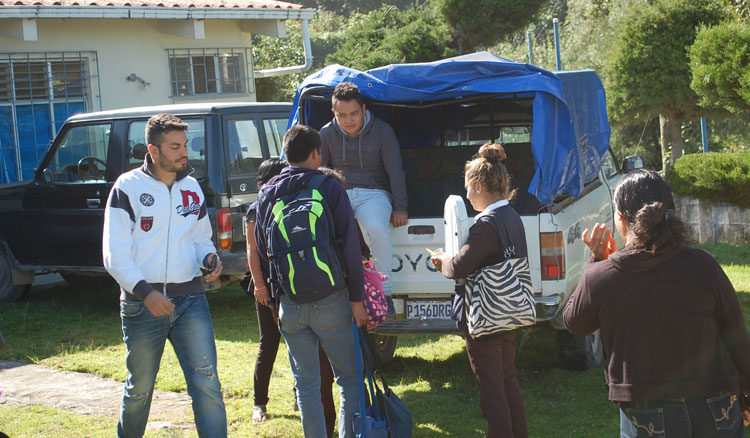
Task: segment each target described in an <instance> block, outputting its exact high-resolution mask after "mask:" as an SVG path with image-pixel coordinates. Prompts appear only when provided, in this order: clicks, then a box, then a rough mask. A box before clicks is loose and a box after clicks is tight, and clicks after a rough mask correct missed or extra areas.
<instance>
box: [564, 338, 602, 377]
mask: <svg viewBox="0 0 750 438" xmlns="http://www.w3.org/2000/svg"><path fill="white" fill-rule="evenodd" d="M556 340H557V353H558V357H559V358H560V363H561V364H562V367H563V368H565V369H568V370H574V371H586V370H590V369H592V368H599V367H600V366H602V362H603V361H604V350H603V349H602V340H601V336H600V335H599V330H597V331H595V332H594V333H591V334H590V335H586V336H576V335H574V334H572V333H570V332H569V331H567V330H557V334H556Z"/></svg>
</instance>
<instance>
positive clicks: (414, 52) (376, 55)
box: [326, 2, 456, 70]
mask: <svg viewBox="0 0 750 438" xmlns="http://www.w3.org/2000/svg"><path fill="white" fill-rule="evenodd" d="M451 34H452V32H451V29H450V27H448V25H447V24H446V23H445V22H444V21H443V19H442V17H441V16H440V15H439V14H438V12H437V9H436V8H435V7H434V5H433V4H432V3H429V2H428V3H424V4H414V5H412V6H411V7H409V8H407V9H406V10H403V11H401V10H399V9H397V8H395V7H393V6H383V7H382V8H381V9H378V10H375V11H372V12H369V13H367V14H353V15H352V16H351V17H350V18H349V22H348V23H347V30H346V37H345V38H344V39H343V40H342V42H341V45H340V46H339V47H338V49H337V50H336V51H335V52H334V53H332V54H331V55H329V56H328V57H327V58H326V63H328V64H333V63H338V64H342V65H345V66H347V67H352V68H356V69H360V70H368V69H371V68H374V67H381V66H384V65H388V64H401V63H408V62H428V61H435V60H438V59H441V58H446V57H450V56H454V55H455V54H456V51H455V50H454V49H452V47H454V42H453V39H452V37H451Z"/></svg>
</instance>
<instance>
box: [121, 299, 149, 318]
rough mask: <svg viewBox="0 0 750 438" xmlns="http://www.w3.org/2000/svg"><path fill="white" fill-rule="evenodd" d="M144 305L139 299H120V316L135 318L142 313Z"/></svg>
mask: <svg viewBox="0 0 750 438" xmlns="http://www.w3.org/2000/svg"><path fill="white" fill-rule="evenodd" d="M144 308H145V306H144V305H143V302H141V301H120V316H122V317H123V318H135V317H136V316H138V315H140V314H141V313H143V309H144Z"/></svg>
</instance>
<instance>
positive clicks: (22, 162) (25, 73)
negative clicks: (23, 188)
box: [0, 51, 101, 183]
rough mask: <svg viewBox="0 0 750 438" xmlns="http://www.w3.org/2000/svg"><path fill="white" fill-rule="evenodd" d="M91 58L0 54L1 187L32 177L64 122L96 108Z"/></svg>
mask: <svg viewBox="0 0 750 438" xmlns="http://www.w3.org/2000/svg"><path fill="white" fill-rule="evenodd" d="M98 72H99V68H98V60H97V54H96V52H91V51H79V52H16V53H0V183H5V182H12V181H18V180H24V179H30V178H32V177H33V171H34V167H35V166H36V165H37V163H38V162H39V159H40V158H41V157H42V156H43V155H44V152H45V150H46V149H47V146H48V145H49V142H50V140H52V138H53V137H54V135H55V134H56V133H57V131H58V130H59V129H60V127H61V126H62V124H63V123H64V122H65V119H67V118H68V117H69V116H71V115H73V114H77V113H81V112H85V111H86V110H97V109H100V108H101V93H100V89H101V87H100V84H99V73H98Z"/></svg>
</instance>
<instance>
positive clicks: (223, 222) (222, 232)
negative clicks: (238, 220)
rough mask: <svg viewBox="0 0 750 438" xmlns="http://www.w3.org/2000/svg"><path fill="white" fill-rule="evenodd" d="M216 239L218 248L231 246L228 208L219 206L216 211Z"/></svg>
mask: <svg viewBox="0 0 750 438" xmlns="http://www.w3.org/2000/svg"><path fill="white" fill-rule="evenodd" d="M216 225H217V236H216V238H217V240H218V241H219V249H229V248H231V247H232V212H231V211H230V210H229V209H228V208H220V209H219V210H217V212H216Z"/></svg>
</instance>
